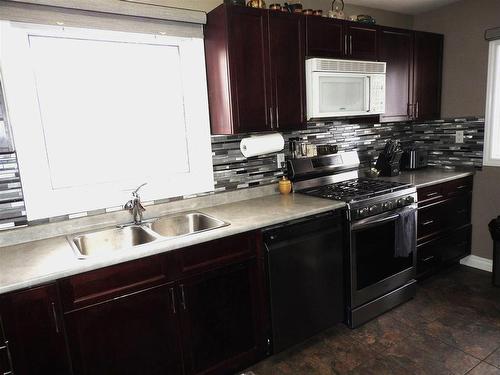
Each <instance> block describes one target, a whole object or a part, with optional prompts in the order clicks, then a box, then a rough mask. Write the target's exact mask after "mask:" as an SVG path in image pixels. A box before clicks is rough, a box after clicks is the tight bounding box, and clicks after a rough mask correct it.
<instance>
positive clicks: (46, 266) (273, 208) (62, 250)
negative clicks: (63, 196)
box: [0, 168, 473, 294]
mask: <svg viewBox="0 0 500 375" xmlns="http://www.w3.org/2000/svg"><path fill="white" fill-rule="evenodd" d="M472 174H473V172H472V171H452V170H444V169H439V168H426V169H421V170H417V171H412V172H410V171H407V172H403V173H402V174H401V175H399V176H397V177H379V178H380V179H385V180H391V181H397V182H406V183H411V184H413V185H416V186H417V187H423V186H427V185H432V184H436V183H441V182H446V181H450V180H453V179H457V178H461V177H466V176H470V175H472ZM344 206H345V204H344V203H343V202H339V201H332V200H327V199H320V198H314V197H309V196H305V195H301V194H290V195H288V196H283V195H278V194H274V195H268V196H264V197H261V198H255V199H249V200H243V201H239V202H235V203H229V204H223V205H217V206H212V207H208V208H202V209H200V210H199V211H200V212H203V213H205V214H208V215H211V216H213V217H216V218H218V219H220V220H224V221H226V222H229V223H230V225H229V226H226V227H223V228H219V229H214V230H210V231H206V232H202V233H199V234H195V235H189V236H184V237H178V238H173V239H168V240H164V241H158V242H156V241H155V242H153V243H148V244H145V245H141V246H137V247H134V248H130V249H123V250H121V251H118V252H115V253H112V254H109V255H107V256H106V257H94V258H87V259H84V260H82V259H77V258H76V256H75V254H74V253H73V250H72V248H71V246H70V245H69V243H68V241H67V239H66V237H64V236H60V237H54V238H49V239H45V240H39V241H32V242H27V243H23V244H19V245H13V246H6V247H2V248H0V294H2V293H7V292H10V291H14V290H18V289H22V288H27V287H32V286H35V285H39V284H42V283H46V282H50V281H54V280H57V279H60V278H63V277H67V276H71V275H75V274H78V273H82V272H86V271H91V270H95V269H98V268H102V267H106V266H111V265H113V264H117V263H122V262H126V261H130V260H134V259H139V258H143V257H146V256H150V255H154V254H159V253H163V252H166V251H169V250H174V249H179V248H182V247H186V246H190V245H195V244H198V243H202V242H206V241H211V240H215V239H218V238H221V237H227V236H231V235H234V234H238V233H243V232H246V231H250V230H255V229H259V228H264V227H267V226H271V225H275V224H279V223H283V222H286V221H289V220H295V219H299V218H302V217H306V216H310V215H315V214H319V213H323V212H327V211H331V210H335V209H339V208H342V207H344Z"/></svg>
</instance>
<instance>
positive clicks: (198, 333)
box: [179, 259, 265, 374]
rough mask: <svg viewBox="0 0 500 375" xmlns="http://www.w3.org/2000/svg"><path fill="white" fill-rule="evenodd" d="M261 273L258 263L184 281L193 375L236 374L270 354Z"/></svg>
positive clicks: (185, 330) (188, 367) (188, 370)
mask: <svg viewBox="0 0 500 375" xmlns="http://www.w3.org/2000/svg"><path fill="white" fill-rule="evenodd" d="M256 271H257V260H255V259H253V260H249V261H247V262H244V263H240V264H236V265H233V266H228V267H224V268H221V269H218V270H214V271H211V272H207V273H204V274H202V275H199V276H195V277H192V278H190V279H187V280H183V281H181V282H180V284H179V290H180V298H181V307H180V308H181V310H182V313H181V317H182V333H183V334H182V337H183V340H184V348H185V355H186V373H187V374H226V373H227V374H231V373H234V372H235V371H236V370H238V369H239V368H241V367H242V366H245V365H250V364H251V363H253V362H255V361H257V360H258V359H259V358H262V356H263V355H264V354H265V339H264V335H263V331H262V324H261V323H260V314H259V311H258V308H259V306H261V304H260V303H259V301H258V298H259V280H256V277H255V276H256Z"/></svg>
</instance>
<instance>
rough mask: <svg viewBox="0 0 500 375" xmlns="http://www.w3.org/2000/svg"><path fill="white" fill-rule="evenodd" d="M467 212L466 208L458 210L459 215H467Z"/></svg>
mask: <svg viewBox="0 0 500 375" xmlns="http://www.w3.org/2000/svg"><path fill="white" fill-rule="evenodd" d="M466 213H467V210H466V209H465V208H462V209H461V210H457V214H466Z"/></svg>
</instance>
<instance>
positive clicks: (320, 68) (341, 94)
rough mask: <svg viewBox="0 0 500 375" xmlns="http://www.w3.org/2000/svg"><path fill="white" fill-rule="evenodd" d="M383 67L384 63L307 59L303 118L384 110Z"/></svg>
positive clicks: (369, 113)
mask: <svg viewBox="0 0 500 375" xmlns="http://www.w3.org/2000/svg"><path fill="white" fill-rule="evenodd" d="M385 68H386V66H385V62H375V61H353V60H334V59H318V58H313V59H308V60H307V61H306V89H307V91H306V98H307V118H308V119H309V120H310V119H321V118H329V117H346V116H363V115H365V116H366V115H377V114H382V113H384V112H385Z"/></svg>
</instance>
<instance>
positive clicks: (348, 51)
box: [344, 22, 378, 61]
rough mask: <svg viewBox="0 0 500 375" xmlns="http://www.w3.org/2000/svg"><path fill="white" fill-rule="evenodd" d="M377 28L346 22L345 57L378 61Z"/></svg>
mask: <svg viewBox="0 0 500 375" xmlns="http://www.w3.org/2000/svg"><path fill="white" fill-rule="evenodd" d="M377 30H378V28H377V26H369V25H363V24H360V23H356V22H346V23H345V25H344V38H345V43H346V47H345V56H346V57H347V58H349V59H352V60H371V61H377V58H378V53H377V52H378V49H377V47H378V38H377Z"/></svg>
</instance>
